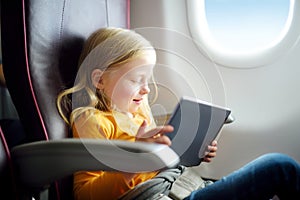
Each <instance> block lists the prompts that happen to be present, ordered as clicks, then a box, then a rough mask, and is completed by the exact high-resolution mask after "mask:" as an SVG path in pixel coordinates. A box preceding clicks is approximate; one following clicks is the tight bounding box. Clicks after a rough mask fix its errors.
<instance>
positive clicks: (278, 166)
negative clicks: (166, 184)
mask: <svg viewBox="0 0 300 200" xmlns="http://www.w3.org/2000/svg"><path fill="white" fill-rule="evenodd" d="M275 194H276V195H277V196H279V198H280V200H284V199H300V165H299V163H297V162H296V161H295V160H293V159H292V158H290V157H288V156H286V155H284V154H280V153H269V154H266V155H263V156H261V157H259V158H257V159H255V160H253V161H252V162H250V163H248V164H247V165H245V166H244V167H242V168H241V169H239V170H237V171H235V172H233V173H231V174H229V175H228V176H226V177H224V178H222V179H221V180H218V181H216V182H215V183H214V184H212V185H209V186H207V187H206V188H204V189H201V190H197V191H194V192H193V193H192V194H191V195H190V196H189V197H187V198H186V200H192V199H204V200H209V199H214V200H215V199H222V200H223V199H230V200H232V199H239V200H240V199H242V200H245V199H251V200H252V199H256V200H257V199H263V200H267V199H271V198H272V197H273V196H274V195H275Z"/></svg>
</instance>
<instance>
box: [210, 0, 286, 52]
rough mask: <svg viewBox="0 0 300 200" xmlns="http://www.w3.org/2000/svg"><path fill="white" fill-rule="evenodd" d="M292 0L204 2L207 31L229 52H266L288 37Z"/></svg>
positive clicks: (213, 0) (211, 0)
mask: <svg viewBox="0 0 300 200" xmlns="http://www.w3.org/2000/svg"><path fill="white" fill-rule="evenodd" d="M289 7H290V1H289V0H258V1H257V0H256V1H253V0H243V1H241V0H226V1H224V0H205V13H206V20H207V25H208V29H209V31H210V33H211V36H212V38H214V39H215V40H216V43H217V44H218V45H220V46H222V47H223V48H224V49H226V50H230V51H237V52H241V51H244V52H247V51H252V50H255V49H257V48H264V47H266V46H268V45H270V44H272V43H273V42H276V41H277V40H280V39H281V38H280V37H281V36H282V35H284V34H285V33H286V29H285V26H286V24H287V19H288V14H289Z"/></svg>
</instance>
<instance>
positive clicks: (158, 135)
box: [136, 120, 174, 146]
mask: <svg viewBox="0 0 300 200" xmlns="http://www.w3.org/2000/svg"><path fill="white" fill-rule="evenodd" d="M146 127H147V122H146V121H145V120H144V121H143V123H142V124H141V126H140V128H139V130H138V132H137V135H136V141H141V142H152V143H159V144H166V145H168V146H170V145H171V140H170V138H169V137H167V136H165V135H164V134H165V133H168V132H172V131H173V130H174V128H173V127H172V126H170V125H166V126H159V127H156V128H154V129H152V130H150V131H148V132H145V129H146Z"/></svg>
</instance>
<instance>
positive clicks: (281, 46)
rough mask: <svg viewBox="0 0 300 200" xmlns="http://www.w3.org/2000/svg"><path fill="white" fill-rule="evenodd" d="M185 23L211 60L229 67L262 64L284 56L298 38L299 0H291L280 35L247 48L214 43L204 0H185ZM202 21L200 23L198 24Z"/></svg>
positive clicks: (299, 34) (249, 66) (259, 65)
mask: <svg viewBox="0 0 300 200" xmlns="http://www.w3.org/2000/svg"><path fill="white" fill-rule="evenodd" d="M186 4H187V17H188V25H189V29H190V33H191V37H192V38H193V41H194V42H195V43H196V44H197V46H198V48H199V49H200V51H201V52H202V53H203V54H204V55H206V56H207V57H208V58H209V59H211V60H212V61H213V62H215V63H217V64H219V65H221V66H225V67H232V68H253V67H261V66H265V65H266V64H269V63H272V62H274V61H275V60H276V59H278V58H279V57H281V56H284V55H285V54H286V53H287V52H289V51H290V50H291V49H292V48H293V47H294V46H295V45H296V44H297V42H299V36H300V26H299V24H300V15H296V14H295V13H300V1H295V0H290V9H289V10H290V11H289V15H288V18H287V23H286V26H285V27H284V30H283V31H282V35H281V36H280V37H279V38H278V39H277V40H276V41H274V42H273V43H271V44H270V45H269V46H267V47H265V48H261V49H259V50H256V51H249V52H241V53H238V52H230V51H228V50H226V49H223V48H221V47H220V46H218V45H217V44H216V43H214V42H213V41H214V40H213V39H212V36H211V35H210V34H209V28H208V25H207V21H206V14H205V0H187V1H186ZM199 24H201V26H199Z"/></svg>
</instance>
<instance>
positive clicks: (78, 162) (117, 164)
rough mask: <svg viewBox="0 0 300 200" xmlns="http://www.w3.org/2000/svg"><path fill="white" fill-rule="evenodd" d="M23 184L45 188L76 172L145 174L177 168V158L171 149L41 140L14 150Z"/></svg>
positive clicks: (139, 144) (108, 142) (122, 143)
mask: <svg viewBox="0 0 300 200" xmlns="http://www.w3.org/2000/svg"><path fill="white" fill-rule="evenodd" d="M12 157H13V161H14V164H15V166H16V167H17V170H18V173H19V174H18V175H19V177H20V180H21V182H22V183H23V184H25V185H26V186H28V187H44V186H46V185H48V184H50V183H52V182H53V181H55V180H57V179H60V178H62V177H65V176H67V175H71V174H73V173H74V172H77V171H86V170H89V171H94V170H98V171H99V170H105V171H125V172H145V171H154V170H159V169H163V168H170V167H174V166H176V165H177V164H178V162H179V157H178V155H177V154H176V153H175V152H174V151H173V150H172V149H171V148H169V147H168V146H166V145H162V144H150V143H143V142H128V141H120V140H96V139H76V138H69V139H62V140H51V141H38V142H32V143H28V144H23V145H19V146H17V147H15V148H13V149H12Z"/></svg>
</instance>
